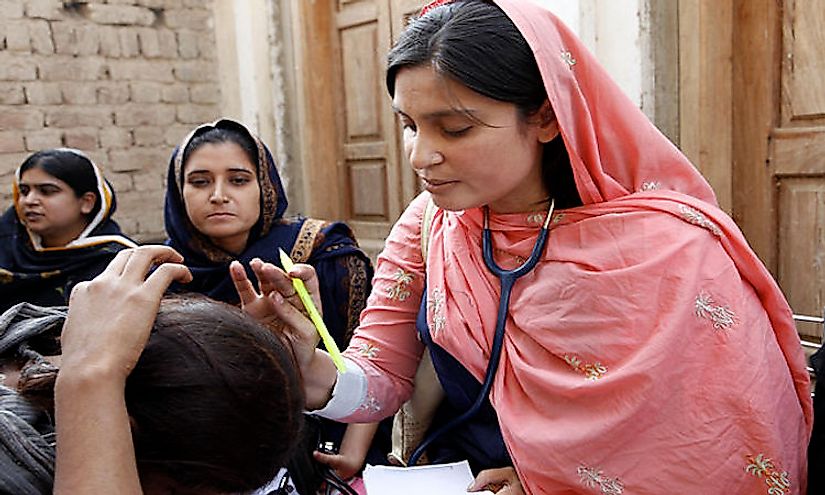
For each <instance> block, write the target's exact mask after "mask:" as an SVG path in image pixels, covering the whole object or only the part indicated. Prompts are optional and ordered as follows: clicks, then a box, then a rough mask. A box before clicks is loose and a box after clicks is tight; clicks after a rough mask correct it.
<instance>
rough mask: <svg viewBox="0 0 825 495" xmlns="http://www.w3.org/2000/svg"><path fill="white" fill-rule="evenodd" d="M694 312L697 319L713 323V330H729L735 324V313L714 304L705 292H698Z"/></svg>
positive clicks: (725, 307)
mask: <svg viewBox="0 0 825 495" xmlns="http://www.w3.org/2000/svg"><path fill="white" fill-rule="evenodd" d="M694 310H695V311H696V316H698V317H699V318H705V319H706V320H710V321H711V322H713V328H715V329H717V330H730V328H731V327H732V326H733V325H734V324H735V323H736V313H734V312H733V311H732V310H731V309H730V308H729V307H727V306H721V305H718V304H716V303H715V301H714V300H713V298H712V297H710V294H708V293H706V292H700V293H699V295H698V296H696V303H695V305H694Z"/></svg>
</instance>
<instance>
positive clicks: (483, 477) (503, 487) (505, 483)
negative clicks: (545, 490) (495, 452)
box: [467, 466, 525, 495]
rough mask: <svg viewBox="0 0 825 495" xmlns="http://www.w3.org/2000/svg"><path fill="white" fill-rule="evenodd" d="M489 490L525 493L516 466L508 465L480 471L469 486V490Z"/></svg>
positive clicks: (499, 494)
mask: <svg viewBox="0 0 825 495" xmlns="http://www.w3.org/2000/svg"><path fill="white" fill-rule="evenodd" d="M481 490H489V491H491V492H493V493H495V494H496V495H524V493H525V492H524V488H523V487H522V486H521V480H519V478H518V474H517V473H516V470H515V468H513V467H512V466H508V467H505V468H498V469H485V470H484V471H482V472H480V473H478V476H476V479H475V480H473V482H472V483H471V484H470V486H469V487H467V491H468V492H478V491H481Z"/></svg>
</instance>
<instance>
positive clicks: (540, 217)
mask: <svg viewBox="0 0 825 495" xmlns="http://www.w3.org/2000/svg"><path fill="white" fill-rule="evenodd" d="M545 216H546V215H545V214H544V213H531V214H530V215H527V223H529V224H531V225H541V224H543V223H544V218H545Z"/></svg>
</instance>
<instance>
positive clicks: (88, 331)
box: [61, 246, 192, 381]
mask: <svg viewBox="0 0 825 495" xmlns="http://www.w3.org/2000/svg"><path fill="white" fill-rule="evenodd" d="M182 261H183V257H182V256H181V255H180V254H178V253H177V251H175V250H174V249H172V248H170V247H167V246H141V247H138V248H135V249H126V250H123V251H120V252H119V253H118V254H117V255H116V256H115V258H114V259H113V260H112V261H111V263H109V266H108V267H106V270H104V271H103V272H102V273H101V274H100V275H98V276H97V277H95V278H94V279H93V280H91V281H88V282H81V283H79V284H77V285H76V286H75V288H74V290H72V294H71V297H70V299H69V313H68V316H67V318H66V323H65V324H64V326H63V334H62V337H61V342H62V349H63V357H62V363H61V373H64V374H65V373H69V372H72V371H75V370H89V371H90V372H102V373H104V374H105V375H109V374H111V375H110V376H111V377H112V378H114V379H116V380H118V381H121V380H122V381H125V380H126V377H127V376H128V375H129V373H130V372H131V371H132V369H133V368H134V367H135V364H136V363H137V360H138V358H139V357H140V353H141V352H143V348H144V346H145V345H146V341H147V340H148V338H149V332H150V331H151V329H152V325H153V323H154V321H155V318H156V316H157V312H158V308H159V306H160V300H161V297H163V293H164V291H165V290H166V288H167V287H168V286H169V284H170V283H171V282H172V281H173V280H177V281H179V282H184V283H185V282H188V281H190V280H191V279H192V275H191V274H190V272H189V269H188V268H186V267H185V266H183V265H181V264H180V263H181V262H182ZM152 267H157V269H155V271H154V272H152V274H151V275H149V276H148V277H147V274H148V273H149V271H150V269H151V268H152Z"/></svg>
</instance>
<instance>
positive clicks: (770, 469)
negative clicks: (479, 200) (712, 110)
mask: <svg viewBox="0 0 825 495" xmlns="http://www.w3.org/2000/svg"><path fill="white" fill-rule="evenodd" d="M496 3H497V4H498V5H499V6H500V7H501V8H502V9H503V10H504V11H505V12H506V13H507V15H508V16H509V17H510V18H511V19H512V20H513V21H514V23H515V24H516V25H517V26H518V27H519V29H520V30H521V32H522V34H523V35H524V37H525V38H526V39H527V41H528V43H529V44H530V46H531V47H532V49H533V52H534V54H535V56H536V59H537V60H538V63H539V67H540V69H541V73H542V75H543V78H544V80H545V85H546V88H547V92H548V96H549V99H550V102H551V104H552V106H553V108H554V110H555V112H556V115H557V118H558V121H559V126H560V128H561V133H562V135H563V138H564V141H565V144H566V146H567V150H568V152H569V154H570V158H571V163H572V167H573V172H574V175H575V179H576V185H577V187H578V191H579V194H580V196H581V198H582V200H583V202H584V206H583V207H579V208H575V209H570V210H566V211H563V212H560V213H557V214H556V215H555V217H554V220H553V225H552V230H551V232H550V238H549V241H548V245H547V248H546V252H545V256H544V259H543V260H542V262H540V263H539V265H538V266H537V268H536V269H535V270H534V271H533V272H532V273H530V274H529V275H527V276H525V277H524V278H522V279H520V280H519V281H518V282H517V283H516V285H515V288H514V290H513V295H512V300H511V305H510V317H509V318H508V321H507V331H506V332H507V333H506V337H505V343H504V350H503V353H502V357H501V364H500V367H499V371H498V374H497V375H496V379H495V382H494V386H493V389H492V392H491V396H490V399H491V401H492V403H493V405H494V407H495V408H496V410H497V412H498V415H499V421H500V424H501V428H502V432H503V434H504V439H505V441H506V443H507V445H508V447H509V449H510V452H511V454H512V457H513V460H514V463H515V466H516V469H517V471H518V473H519V476H520V478H521V480H522V482H523V484H524V485H525V487H526V489H527V491H528V493H602V494H614V495H617V494H622V493H628V494H630V493H634V494H637V493H647V494H663V493H702V494H705V493H707V494H736V493H765V494H770V495H774V494H784V493H794V494H798V493H804V487H805V483H806V466H805V452H806V447H807V443H808V438H809V434H810V427H811V400H810V391H809V386H810V385H809V379H808V375H807V372H806V369H805V363H804V357H803V354H802V351H801V348H800V345H799V339H798V337H797V334H796V330H795V327H794V324H793V321H792V319H791V312H790V309H789V307H788V305H787V303H786V302H785V299H784V297H783V296H782V294H781V292H780V290H779V288H778V287H777V285H776V284H775V282H774V281H773V279H772V278H771V276H770V274H769V273H768V272H767V270H766V269H765V267H764V266H763V265H762V263H761V262H760V261H759V260H758V259H757V257H756V256H755V255H754V253H753V252H752V251H751V249H750V248H749V246H748V244H747V242H746V240H745V239H744V237H743V236H742V234H741V232H740V231H739V229H738V228H737V227H736V225H735V224H734V223H733V221H732V220H731V219H730V218H729V217H728V216H727V215H726V214H725V213H724V212H722V211H721V210H720V209H718V208H717V207H716V202H715V198H714V196H713V192H712V191H711V189H710V187H709V186H708V184H707V183H706V182H705V180H704V179H703V178H702V177H701V176H700V175H699V174H698V173H697V171H696V170H695V169H694V167H693V166H692V165H691V164H690V163H689V161H688V160H687V159H686V158H685V157H684V156H683V155H682V154H681V153H680V152H679V151H678V150H677V149H676V148H675V147H674V146H673V145H672V144H671V143H670V142H669V141H668V140H667V139H666V138H665V137H664V136H662V135H661V134H660V133H659V132H658V131H657V130H656V128H655V127H654V126H653V125H652V124H651V123H650V122H649V121H648V119H647V118H646V117H645V116H644V115H643V114H642V113H641V112H640V111H639V109H638V108H636V106H635V105H634V104H633V103H632V102H631V101H630V100H629V99H628V98H626V97H625V96H624V95H623V94H622V92H621V90H620V89H619V88H618V87H617V86H616V85H615V84H614V83H613V82H612V81H611V79H610V78H609V76H608V75H607V74H606V73H605V71H604V70H603V69H602V68H601V67H600V66H599V65H598V63H597V62H596V61H595V59H594V57H593V56H592V55H590V54H589V53H588V51H587V50H586V49H585V48H584V46H583V45H582V43H581V42H580V41H579V40H578V39H577V38H576V37H575V35H573V34H572V33H571V32H570V31H569V30H568V29H567V28H566V27H565V26H564V25H563V24H562V23H561V22H560V21H559V20H558V19H557V18H556V17H555V16H553V15H552V14H551V13H550V12H548V11H547V10H546V9H545V8H544V7H541V6H539V5H538V2H536V3H534V2H533V1H531V0H498V1H497V2H496ZM426 201H427V197H426V194H425V195H422V196H420V197H419V198H417V199H416V200H415V201H414V202H413V203H412V204H411V205H410V207H409V208H408V210H407V211H406V212H405V213H404V215H403V216H402V218H401V220H399V222H398V223H397V224H396V226H395V228H394V229H393V232H392V233H391V235H390V237H389V238H388V239H387V247H386V249H385V251H384V253H383V254H382V255H381V257H380V258H379V263H378V269H377V273H376V278H375V280H374V290H373V294H372V295H371V297H370V302H369V307H368V309H367V310H366V311H365V312H364V314H363V315H362V325H361V328H360V329H359V330H358V331H357V332H356V336H355V337H354V338H353V341H352V343H351V346H350V348H349V349H348V350H347V356H348V357H350V358H351V359H353V360H354V361H356V362H357V363H358V364H359V365H360V366H361V367H362V368H363V369H364V370H365V373H366V374H367V377H368V380H369V381H368V390H367V398H366V399H365V401H364V403H363V404H362V406H361V409H360V410H359V411H358V412H357V413H356V414H354V415H353V416H351V417H350V418H349V420H358V421H364V420H366V419H375V418H378V417H382V416H386V415H389V414H391V413H392V412H394V411H395V409H397V407H398V406H399V405H400V403H401V402H402V401H403V400H404V399H405V398H406V397H407V396H408V395H409V392H410V387H411V380H412V376H413V374H414V372H415V366H416V363H417V360H418V358H419V356H420V354H421V352H422V346H421V344H420V342H418V341H417V339H416V336H415V330H414V320H415V313H416V311H417V309H418V305H419V302H420V300H421V291H422V290H423V285H424V284H423V282H424V281H423V277H424V276H425V273H426V277H427V290H428V302H429V308H428V322H429V324H430V328H431V332H432V334H433V336H434V339H435V341H436V342H437V343H439V344H440V345H441V346H443V347H444V348H445V349H447V350H448V351H449V352H450V353H452V354H453V355H454V356H455V357H456V358H458V359H459V360H460V361H461V362H462V363H463V364H464V365H465V366H466V367H467V368H468V369H469V370H470V372H471V373H473V374H474V375H475V376H476V377H477V378H479V380H481V379H482V377H483V374H484V370H485V367H486V365H487V358H488V355H489V349H490V347H491V342H492V335H493V328H494V326H495V314H496V308H497V305H498V301H499V282H498V280H497V279H496V278H495V277H494V276H492V275H491V274H490V272H489V271H488V270H487V269H486V268H485V265H484V262H483V260H482V255H481V249H480V245H481V223H482V215H481V211H480V210H479V209H475V210H467V211H463V212H444V211H439V212H438V213H437V214H436V217H435V220H434V223H433V227H432V232H431V242H430V248H429V255H428V262H427V264H426V269H425V266H424V263H423V261H422V259H421V252H420V247H419V246H420V218H421V214H422V210H423V205H424V203H425V202H426ZM540 213H541V212H538V214H536V212H530V213H524V214H511V215H493V216H492V217H491V229H492V230H493V243H494V246H495V247H496V253H497V259H498V261H499V263H500V264H502V265H504V266H508V267H513V266H515V265H516V264H517V263H519V262H520V261H521V260H522V259H524V258H526V257H527V256H528V255H529V252H530V250H531V249H532V247H533V242H534V240H535V237H536V233H537V229H538V224H539V223H540V222H541V219H542V218H541V217H542V216H541V214H540Z"/></svg>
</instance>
